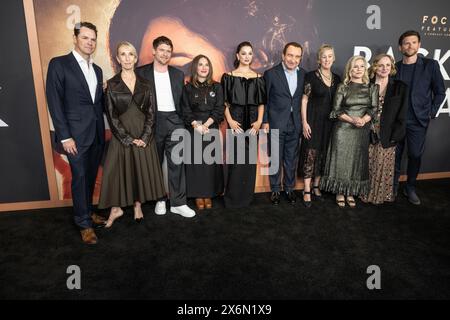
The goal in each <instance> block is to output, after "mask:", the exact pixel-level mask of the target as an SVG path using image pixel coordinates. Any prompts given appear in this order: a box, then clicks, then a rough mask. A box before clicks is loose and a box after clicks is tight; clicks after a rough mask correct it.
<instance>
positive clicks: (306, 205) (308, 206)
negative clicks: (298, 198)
mask: <svg viewBox="0 0 450 320" xmlns="http://www.w3.org/2000/svg"><path fill="white" fill-rule="evenodd" d="M305 194H309V195H310V196H311V191H305V190H303V205H304V206H305V207H306V208H311V205H312V202H311V200H309V201H306V200H305Z"/></svg>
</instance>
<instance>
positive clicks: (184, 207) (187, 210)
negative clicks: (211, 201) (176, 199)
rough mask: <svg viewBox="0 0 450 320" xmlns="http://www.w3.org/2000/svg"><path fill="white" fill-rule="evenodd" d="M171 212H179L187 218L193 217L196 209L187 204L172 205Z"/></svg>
mask: <svg viewBox="0 0 450 320" xmlns="http://www.w3.org/2000/svg"><path fill="white" fill-rule="evenodd" d="M170 212H173V213H176V214H179V215H181V216H183V217H185V218H192V217H194V216H195V211H194V210H192V209H191V208H189V207H188V206H187V205H185V204H184V205H182V206H178V207H170Z"/></svg>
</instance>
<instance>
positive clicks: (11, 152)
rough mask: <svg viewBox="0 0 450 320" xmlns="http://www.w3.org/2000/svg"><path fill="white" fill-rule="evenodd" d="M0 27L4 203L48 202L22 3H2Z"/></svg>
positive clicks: (0, 198) (0, 197)
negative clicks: (0, 45)
mask: <svg viewBox="0 0 450 320" xmlns="http://www.w3.org/2000/svg"><path fill="white" fill-rule="evenodd" d="M0 30H1V31H0V43H1V44H2V50H1V51H0V70H1V71H0V87H1V89H0V119H1V120H2V121H3V122H4V123H6V125H7V127H5V126H3V127H0V145H1V147H0V150H1V151H0V152H1V155H0V203H5V202H23V201H37V200H49V199H50V195H49V191H48V182H47V175H46V171H45V163H44V154H43V149H42V141H41V133H40V129H39V120H38V112H37V108H36V95H35V90H34V84H33V74H32V69H31V60H30V53H29V48H28V39H27V30H26V25H25V15H24V9H23V3H22V1H18V0H7V1H2V9H1V16H0Z"/></svg>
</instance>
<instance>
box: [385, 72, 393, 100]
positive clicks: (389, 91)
mask: <svg viewBox="0 0 450 320" xmlns="http://www.w3.org/2000/svg"><path fill="white" fill-rule="evenodd" d="M393 90H394V79H392V78H391V77H389V82H388V84H387V87H386V93H385V94H384V98H385V99H386V98H388V97H392V96H394V95H395V92H394V91H393Z"/></svg>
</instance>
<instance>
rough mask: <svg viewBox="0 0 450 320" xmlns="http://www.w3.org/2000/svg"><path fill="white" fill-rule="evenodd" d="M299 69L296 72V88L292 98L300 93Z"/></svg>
mask: <svg viewBox="0 0 450 320" xmlns="http://www.w3.org/2000/svg"><path fill="white" fill-rule="evenodd" d="M300 72H301V70H300V67H299V68H298V70H297V88H296V89H295V92H294V97H295V96H297V95H298V93H299V92H300V87H301V86H302V84H301V83H300Z"/></svg>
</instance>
